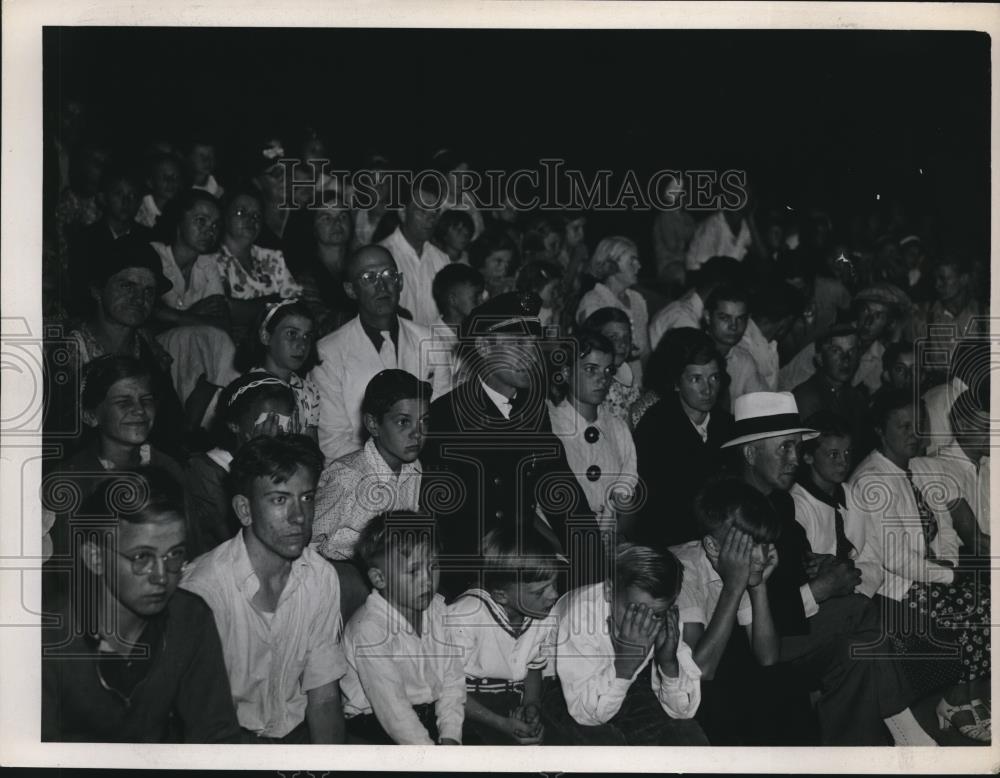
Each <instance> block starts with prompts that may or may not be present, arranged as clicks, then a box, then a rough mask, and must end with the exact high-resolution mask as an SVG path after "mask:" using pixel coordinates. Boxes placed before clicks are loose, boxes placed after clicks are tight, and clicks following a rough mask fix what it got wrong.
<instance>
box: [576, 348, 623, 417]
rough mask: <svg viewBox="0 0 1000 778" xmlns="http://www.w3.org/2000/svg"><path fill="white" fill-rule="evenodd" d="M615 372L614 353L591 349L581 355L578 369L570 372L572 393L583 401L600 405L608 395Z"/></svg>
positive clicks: (578, 360)
mask: <svg viewBox="0 0 1000 778" xmlns="http://www.w3.org/2000/svg"><path fill="white" fill-rule="evenodd" d="M614 374H615V365H614V355H612V354H608V353H605V352H603V351H591V352H590V353H589V354H587V355H585V356H582V357H579V358H578V359H577V361H576V369H575V370H573V371H571V372H570V381H569V391H570V394H571V395H572V396H573V397H575V398H576V399H577V400H579V401H580V402H582V403H588V404H590V405H600V404H601V403H602V402H604V398H605V397H607V396H608V387H610V386H611V379H612V378H613V377H614Z"/></svg>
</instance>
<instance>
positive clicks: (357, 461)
mask: <svg viewBox="0 0 1000 778" xmlns="http://www.w3.org/2000/svg"><path fill="white" fill-rule="evenodd" d="M421 472H422V471H421V468H420V462H419V461H416V462H411V463H409V464H403V466H402V467H400V469H399V473H398V474H397V473H394V472H393V471H392V468H390V467H389V465H388V464H386V461H385V460H384V459H383V458H382V455H381V454H380V453H379V451H378V448H377V447H376V446H375V441H374V440H372V439H370V438H369V439H368V441H367V442H366V443H365V445H364V447H363V448H361V449H359V450H358V451H353V452H351V453H350V454H347V455H345V456H343V457H341V458H340V459H335V460H334V461H333V462H331V463H330V464H329V465H327V467H326V469H325V470H324V471H323V473H322V475H320V477H319V484H318V485H317V487H316V515H315V518H314V519H313V536H312V543H311V545H312V547H313V548H315V549H316V550H317V551H319V553H321V554H322V555H323V556H325V557H326V558H327V559H351V558H352V557H353V556H354V546H355V544H356V543H357V542H358V537H359V536H360V535H361V531H362V530H363V529H364V528H365V527H366V526H368V522H369V521H371V520H372V519H373V518H374V517H375V516H378V515H379V514H380V513H385V512H386V511H396V510H408V511H415V510H418V509H419V500H420V478H421Z"/></svg>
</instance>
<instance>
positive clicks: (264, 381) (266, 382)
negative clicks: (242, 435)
mask: <svg viewBox="0 0 1000 778" xmlns="http://www.w3.org/2000/svg"><path fill="white" fill-rule="evenodd" d="M258 386H285V387H287V386H288V384H286V383H285V382H284V381H282V380H281V379H280V378H277V377H276V376H273V375H266V376H263V377H261V378H258V379H257V380H256V381H251V382H250V383H248V384H246V385H245V386H241V387H240V388H239V389H237V390H236V391H235V392H233V396H232V397H230V398H229V402H228V403H227V405H226V407H228V408H232V407H233V403H235V402H236V400H237V399H239V396H240V395H241V394H243V393H244V392H246V391H249V390H250V389H256V388H257V387H258Z"/></svg>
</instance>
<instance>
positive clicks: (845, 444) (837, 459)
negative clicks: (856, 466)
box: [803, 435, 851, 484]
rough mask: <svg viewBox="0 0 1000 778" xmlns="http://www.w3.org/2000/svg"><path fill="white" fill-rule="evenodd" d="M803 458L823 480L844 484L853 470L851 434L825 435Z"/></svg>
mask: <svg viewBox="0 0 1000 778" xmlns="http://www.w3.org/2000/svg"><path fill="white" fill-rule="evenodd" d="M803 459H804V460H805V462H806V464H807V465H809V467H810V468H812V470H813V472H814V473H815V474H816V475H817V476H819V478H821V479H822V480H824V481H826V482H827V483H831V484H842V483H844V481H846V480H847V476H848V475H849V474H850V472H851V436H850V435H844V436H840V435H824V436H823V437H821V438H820V439H819V445H817V446H816V450H815V451H814V452H813V453H812V454H806V455H805V456H804V457H803Z"/></svg>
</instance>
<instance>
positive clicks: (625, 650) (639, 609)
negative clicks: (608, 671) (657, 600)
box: [608, 602, 661, 678]
mask: <svg viewBox="0 0 1000 778" xmlns="http://www.w3.org/2000/svg"><path fill="white" fill-rule="evenodd" d="M660 628H661V623H660V619H659V618H657V617H656V615H655V614H654V613H653V611H652V609H650V608H648V607H647V606H645V605H639V604H636V603H634V602H632V603H629V604H628V606H627V607H626V609H625V617H624V618H623V619H622V624H621V628H620V629H619V628H618V627H616V625H615V622H614V617H613V616H609V617H608V629H609V630H610V633H611V645H613V646H614V647H615V674H616V675H617V676H618V677H619V678H631V677H632V676H633V675H634V674H635V671H636V670H638V669H639V667H640V665H642V663H643V661H645V659H646V657H647V656H648V655H649V650H650V649H651V648H652V647H653V643H654V642H655V640H656V634H657V633H658V632H659V631H660Z"/></svg>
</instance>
